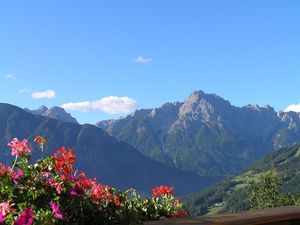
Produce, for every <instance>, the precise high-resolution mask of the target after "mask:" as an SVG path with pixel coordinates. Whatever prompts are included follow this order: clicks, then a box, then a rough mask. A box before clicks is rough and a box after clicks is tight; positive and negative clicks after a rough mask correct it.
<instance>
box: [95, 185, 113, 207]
mask: <svg viewBox="0 0 300 225" xmlns="http://www.w3.org/2000/svg"><path fill="white" fill-rule="evenodd" d="M109 189H110V187H108V186H103V185H102V184H94V186H93V187H92V188H91V194H92V202H94V203H95V204H99V203H101V202H102V201H104V202H107V201H111V200H113V195H112V194H111V193H110V192H109Z"/></svg>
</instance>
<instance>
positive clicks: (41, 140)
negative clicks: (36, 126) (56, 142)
mask: <svg viewBox="0 0 300 225" xmlns="http://www.w3.org/2000/svg"><path fill="white" fill-rule="evenodd" d="M34 142H36V143H38V144H39V145H40V148H41V149H42V150H43V149H44V146H45V145H46V144H47V143H48V141H47V140H46V139H45V138H42V137H41V136H36V137H35V139H34Z"/></svg>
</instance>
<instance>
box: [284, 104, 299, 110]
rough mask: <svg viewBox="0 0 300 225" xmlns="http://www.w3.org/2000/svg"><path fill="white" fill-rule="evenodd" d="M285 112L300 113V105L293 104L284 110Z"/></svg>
mask: <svg viewBox="0 0 300 225" xmlns="http://www.w3.org/2000/svg"><path fill="white" fill-rule="evenodd" d="M284 111H285V112H290V111H293V112H300V103H298V104H291V105H289V106H288V107H286V109H285V110H284Z"/></svg>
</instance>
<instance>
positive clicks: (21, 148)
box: [7, 138, 31, 156]
mask: <svg viewBox="0 0 300 225" xmlns="http://www.w3.org/2000/svg"><path fill="white" fill-rule="evenodd" d="M7 145H8V146H9V147H10V148H11V155H12V156H22V155H26V154H27V153H30V152H31V148H30V146H29V144H28V141H27V140H26V139H23V141H19V140H18V139H17V138H14V139H13V140H12V141H11V142H10V143H8V144H7Z"/></svg>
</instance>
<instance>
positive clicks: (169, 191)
mask: <svg viewBox="0 0 300 225" xmlns="http://www.w3.org/2000/svg"><path fill="white" fill-rule="evenodd" d="M165 195H171V196H174V193H173V188H172V187H167V186H160V187H156V188H154V189H152V197H153V198H156V197H163V196H165Z"/></svg>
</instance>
